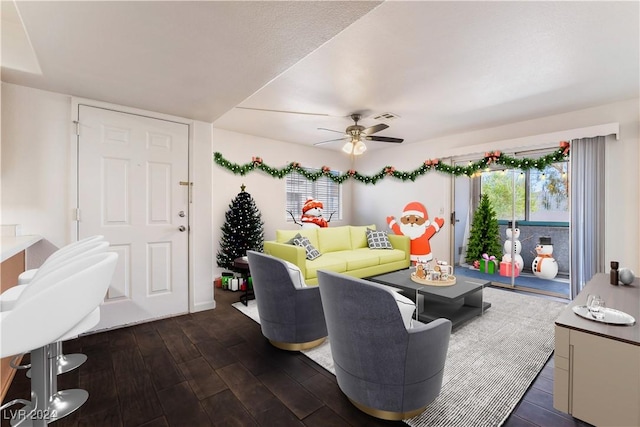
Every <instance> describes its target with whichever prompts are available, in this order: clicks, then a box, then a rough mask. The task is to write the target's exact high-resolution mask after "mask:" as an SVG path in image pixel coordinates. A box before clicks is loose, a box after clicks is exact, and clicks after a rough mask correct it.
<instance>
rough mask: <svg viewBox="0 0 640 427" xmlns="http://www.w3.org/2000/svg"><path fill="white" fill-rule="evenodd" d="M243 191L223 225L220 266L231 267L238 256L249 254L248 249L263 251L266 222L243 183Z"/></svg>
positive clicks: (234, 201)
mask: <svg viewBox="0 0 640 427" xmlns="http://www.w3.org/2000/svg"><path fill="white" fill-rule="evenodd" d="M240 188H241V190H242V191H241V192H240V193H238V195H237V196H236V197H235V199H233V200H232V201H231V204H230V205H229V210H228V211H227V213H226V214H225V222H224V225H223V226H222V227H221V230H222V238H221V239H220V250H219V251H218V254H217V262H218V267H222V268H228V269H231V268H232V267H233V261H234V260H235V259H236V258H239V257H243V256H245V255H247V251H248V250H253V251H258V252H262V248H263V245H264V228H263V226H264V222H262V216H261V214H260V210H258V208H257V207H256V203H255V201H254V200H253V198H252V197H251V195H250V194H249V193H247V192H246V191H244V189H245V188H246V187H245V185H244V184H242V186H241V187H240Z"/></svg>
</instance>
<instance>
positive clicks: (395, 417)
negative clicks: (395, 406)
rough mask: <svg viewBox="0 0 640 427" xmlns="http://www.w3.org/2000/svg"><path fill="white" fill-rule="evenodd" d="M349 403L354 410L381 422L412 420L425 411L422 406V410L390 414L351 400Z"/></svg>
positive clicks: (425, 407) (424, 407)
mask: <svg viewBox="0 0 640 427" xmlns="http://www.w3.org/2000/svg"><path fill="white" fill-rule="evenodd" d="M349 402H351V403H352V404H353V406H355V407H356V408H358V409H360V410H361V411H362V412H364V413H365V414H367V415H371V416H372V417H376V418H380V419H382V420H388V421H401V420H406V419H407V418H413V417H415V416H417V415H420V414H421V413H423V412H424V410H425V409H427V406H426V405H425V406H423V407H422V408H419V409H415V410H413V411H409V412H391V411H383V410H381V409H375V408H370V407H368V406H366V405H363V404H361V403H358V402H356V401H355V400H353V399H349Z"/></svg>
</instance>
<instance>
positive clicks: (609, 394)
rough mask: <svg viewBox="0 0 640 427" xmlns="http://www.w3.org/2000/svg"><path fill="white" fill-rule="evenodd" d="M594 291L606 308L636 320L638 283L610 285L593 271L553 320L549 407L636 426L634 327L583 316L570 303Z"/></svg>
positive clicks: (600, 422) (601, 422)
mask: <svg viewBox="0 0 640 427" xmlns="http://www.w3.org/2000/svg"><path fill="white" fill-rule="evenodd" d="M588 293H598V294H600V295H601V296H603V297H604V299H605V301H608V304H607V305H608V306H609V307H612V308H616V309H619V310H622V311H625V312H627V313H629V314H631V315H632V316H634V317H635V318H636V319H638V318H639V314H640V281H639V280H638V279H637V278H636V281H635V282H634V285H633V286H631V287H622V286H611V285H609V284H608V276H605V275H597V276H596V277H595V278H594V279H593V280H592V281H590V282H589V284H588V285H587V287H585V289H584V291H583V292H582V293H581V294H580V295H579V296H578V297H577V298H576V299H575V300H574V302H573V303H572V304H570V305H569V306H568V307H567V309H566V310H565V311H564V312H563V313H562V314H561V315H560V317H559V318H558V320H556V329H555V331H556V336H555V345H556V348H555V357H554V363H555V369H554V388H553V406H554V407H555V408H556V409H558V410H560V411H563V412H566V413H569V414H571V415H572V416H573V417H575V418H578V419H581V420H583V421H586V422H588V423H590V424H594V425H596V426H640V326H639V325H638V324H637V323H636V324H635V325H633V326H613V325H606V324H602V323H599V322H594V321H590V320H587V319H583V318H581V317H579V316H577V315H575V313H573V311H572V309H571V307H572V306H573V305H583V304H584V300H586V296H587V294H588Z"/></svg>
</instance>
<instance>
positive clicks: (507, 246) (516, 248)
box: [502, 221, 524, 271]
mask: <svg viewBox="0 0 640 427" xmlns="http://www.w3.org/2000/svg"><path fill="white" fill-rule="evenodd" d="M519 239H520V229H519V228H518V224H517V223H516V222H513V221H509V227H508V228H507V240H505V242H504V246H503V247H504V255H503V256H502V261H503V262H511V249H513V258H514V260H515V264H516V265H517V266H518V270H519V271H522V267H524V260H523V259H522V255H520V252H521V251H522V244H521V243H520V240H519Z"/></svg>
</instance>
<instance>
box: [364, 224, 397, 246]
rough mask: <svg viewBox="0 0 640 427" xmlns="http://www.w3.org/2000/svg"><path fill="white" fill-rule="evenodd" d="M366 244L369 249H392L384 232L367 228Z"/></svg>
mask: <svg viewBox="0 0 640 427" xmlns="http://www.w3.org/2000/svg"><path fill="white" fill-rule="evenodd" d="M367 244H368V245H369V249H393V246H391V242H390V241H389V237H388V236H387V232H386V231H376V230H372V229H370V228H367Z"/></svg>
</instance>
